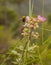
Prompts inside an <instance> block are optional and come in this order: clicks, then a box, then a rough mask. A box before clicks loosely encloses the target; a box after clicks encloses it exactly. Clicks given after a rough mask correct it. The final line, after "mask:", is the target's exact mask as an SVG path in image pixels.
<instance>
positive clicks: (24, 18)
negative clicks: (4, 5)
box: [22, 16, 30, 22]
mask: <svg viewBox="0 0 51 65" xmlns="http://www.w3.org/2000/svg"><path fill="white" fill-rule="evenodd" d="M29 20H30V17H29V16H23V17H22V21H23V22H28V21H29Z"/></svg>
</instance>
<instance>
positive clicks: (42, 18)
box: [38, 15, 46, 22]
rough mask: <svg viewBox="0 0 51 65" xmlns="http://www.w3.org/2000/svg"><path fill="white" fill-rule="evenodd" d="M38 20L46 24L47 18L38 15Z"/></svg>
mask: <svg viewBox="0 0 51 65" xmlns="http://www.w3.org/2000/svg"><path fill="white" fill-rule="evenodd" d="M38 20H40V21H42V22H45V21H46V18H44V17H42V16H40V15H38Z"/></svg>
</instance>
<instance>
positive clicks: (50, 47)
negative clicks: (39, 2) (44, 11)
mask: <svg viewBox="0 0 51 65" xmlns="http://www.w3.org/2000/svg"><path fill="white" fill-rule="evenodd" d="M24 1H26V0H0V65H21V64H22V63H25V64H24V65H51V31H48V30H51V24H50V22H51V14H49V15H48V17H47V20H48V23H49V24H50V25H49V24H47V23H45V24H44V36H43V39H44V42H43V43H42V40H41V35H42V29H39V30H37V31H38V32H40V39H38V40H34V39H33V41H32V42H31V44H30V47H28V50H27V49H25V50H24V49H23V47H24V45H25V43H26V38H23V39H22V37H21V29H22V24H24V23H22V21H21V20H20V19H19V17H18V13H17V11H15V9H14V8H11V7H10V6H8V4H7V3H10V4H12V5H13V6H14V4H18V5H20V4H21V3H23V2H24ZM33 16H34V17H37V15H33ZM6 25H7V26H9V28H7V31H6V30H5V28H6ZM45 29H48V30H45ZM36 46H38V47H36ZM23 51H24V52H25V53H24V60H23V61H22V52H23ZM26 54H27V57H26ZM26 63H27V64H26Z"/></svg>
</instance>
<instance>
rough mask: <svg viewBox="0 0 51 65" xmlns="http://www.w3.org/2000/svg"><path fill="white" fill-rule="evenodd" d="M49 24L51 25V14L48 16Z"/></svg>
mask: <svg viewBox="0 0 51 65" xmlns="http://www.w3.org/2000/svg"><path fill="white" fill-rule="evenodd" d="M48 23H51V14H49V15H48Z"/></svg>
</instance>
